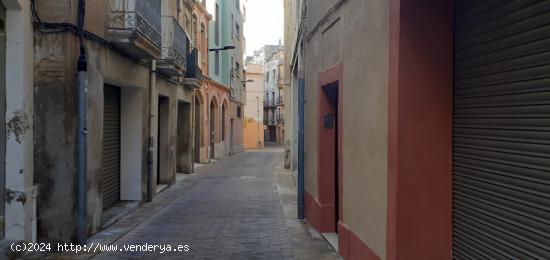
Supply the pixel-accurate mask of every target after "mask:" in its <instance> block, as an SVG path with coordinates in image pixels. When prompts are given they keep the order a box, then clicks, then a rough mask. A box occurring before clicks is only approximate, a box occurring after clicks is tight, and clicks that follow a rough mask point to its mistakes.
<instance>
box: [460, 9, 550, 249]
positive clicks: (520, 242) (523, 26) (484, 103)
mask: <svg viewBox="0 0 550 260" xmlns="http://www.w3.org/2000/svg"><path fill="white" fill-rule="evenodd" d="M456 3H457V4H456V14H455V69H454V72H455V76H454V77H455V79H454V133H453V137H454V144H453V157H454V158H453V159H454V165H453V203H454V205H453V255H454V257H455V258H456V259H550V1H531V0H521V1H477V0H476V1H473V0H468V1H456Z"/></svg>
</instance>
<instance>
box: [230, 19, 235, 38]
mask: <svg viewBox="0 0 550 260" xmlns="http://www.w3.org/2000/svg"><path fill="white" fill-rule="evenodd" d="M233 20H234V19H233V14H231V24H233ZM233 34H235V32H234V31H233V25H231V39H233Z"/></svg>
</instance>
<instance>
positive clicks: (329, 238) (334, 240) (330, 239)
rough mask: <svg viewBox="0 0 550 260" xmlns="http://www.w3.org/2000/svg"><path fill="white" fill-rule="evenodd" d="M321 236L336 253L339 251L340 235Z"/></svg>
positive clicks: (327, 234) (325, 234)
mask: <svg viewBox="0 0 550 260" xmlns="http://www.w3.org/2000/svg"><path fill="white" fill-rule="evenodd" d="M321 236H323V238H324V239H325V240H326V241H327V242H328V243H329V244H330V246H332V248H334V251H336V252H339V251H338V233H321Z"/></svg>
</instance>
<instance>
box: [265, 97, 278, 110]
mask: <svg viewBox="0 0 550 260" xmlns="http://www.w3.org/2000/svg"><path fill="white" fill-rule="evenodd" d="M276 106H277V102H276V100H275V99H271V98H270V99H266V100H265V101H264V107H269V108H271V107H276Z"/></svg>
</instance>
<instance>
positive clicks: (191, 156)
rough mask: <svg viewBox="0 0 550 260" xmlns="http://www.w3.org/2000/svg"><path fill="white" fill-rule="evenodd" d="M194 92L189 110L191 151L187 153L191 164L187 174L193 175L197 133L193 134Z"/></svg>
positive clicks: (194, 114)
mask: <svg viewBox="0 0 550 260" xmlns="http://www.w3.org/2000/svg"><path fill="white" fill-rule="evenodd" d="M195 91H196V90H193V97H192V98H193V101H192V102H191V109H189V110H190V111H191V116H190V117H189V118H190V119H191V142H190V144H191V145H190V147H191V151H190V152H189V155H190V156H189V158H191V162H190V164H189V165H191V167H190V168H191V169H189V173H193V172H195V145H196V144H195V135H196V134H197V133H195V120H196V118H195V116H196V114H197V113H196V111H195V107H196V105H197V104H195V102H197V100H196V98H195V95H196V93H195Z"/></svg>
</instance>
